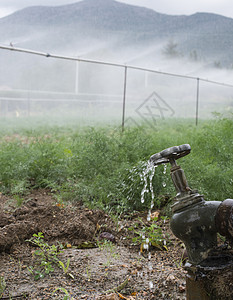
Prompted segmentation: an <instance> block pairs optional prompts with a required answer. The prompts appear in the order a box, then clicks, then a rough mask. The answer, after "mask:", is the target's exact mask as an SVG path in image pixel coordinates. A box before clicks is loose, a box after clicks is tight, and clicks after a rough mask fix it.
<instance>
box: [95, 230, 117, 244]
mask: <svg viewBox="0 0 233 300" xmlns="http://www.w3.org/2000/svg"><path fill="white" fill-rule="evenodd" d="M104 239H105V240H108V241H111V242H113V243H115V242H116V238H115V236H114V235H112V234H111V233H109V232H102V233H101V234H100V236H99V240H100V241H101V240H104Z"/></svg>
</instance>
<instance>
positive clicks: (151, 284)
mask: <svg viewBox="0 0 233 300" xmlns="http://www.w3.org/2000/svg"><path fill="white" fill-rule="evenodd" d="M153 287H154V285H153V282H152V281H150V282H149V288H150V289H153Z"/></svg>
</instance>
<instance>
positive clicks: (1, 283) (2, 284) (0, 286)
mask: <svg viewBox="0 0 233 300" xmlns="http://www.w3.org/2000/svg"><path fill="white" fill-rule="evenodd" d="M5 289H6V281H5V278H4V277H3V276H0V298H2V295H3V293H4V291H5Z"/></svg>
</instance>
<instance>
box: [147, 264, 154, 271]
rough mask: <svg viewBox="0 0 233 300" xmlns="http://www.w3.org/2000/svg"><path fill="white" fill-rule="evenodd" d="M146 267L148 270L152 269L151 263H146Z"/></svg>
mask: <svg viewBox="0 0 233 300" xmlns="http://www.w3.org/2000/svg"><path fill="white" fill-rule="evenodd" d="M148 268H149V270H150V271H152V269H153V267H152V264H151V263H148Z"/></svg>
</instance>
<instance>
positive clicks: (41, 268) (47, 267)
mask: <svg viewBox="0 0 233 300" xmlns="http://www.w3.org/2000/svg"><path fill="white" fill-rule="evenodd" d="M27 241H28V242H30V243H31V244H33V245H35V246H37V247H39V249H38V250H35V251H34V253H33V255H34V256H35V257H36V267H33V266H29V267H28V271H29V272H30V273H31V274H32V275H33V276H34V279H35V280H38V279H40V278H43V277H44V276H45V275H48V274H50V273H52V272H53V271H54V267H55V266H56V265H57V266H59V267H61V268H62V269H63V271H64V273H65V274H67V272H68V268H69V264H70V259H68V260H67V263H66V265H65V264H64V263H63V262H62V261H60V260H59V258H58V255H59V254H61V253H62V252H63V251H62V250H61V249H60V246H59V245H58V246H56V245H49V244H48V243H47V242H45V240H44V235H43V233H42V232H39V233H38V234H33V236H32V238H31V239H29V240H27ZM70 276H71V274H70ZM71 277H72V276H71Z"/></svg>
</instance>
